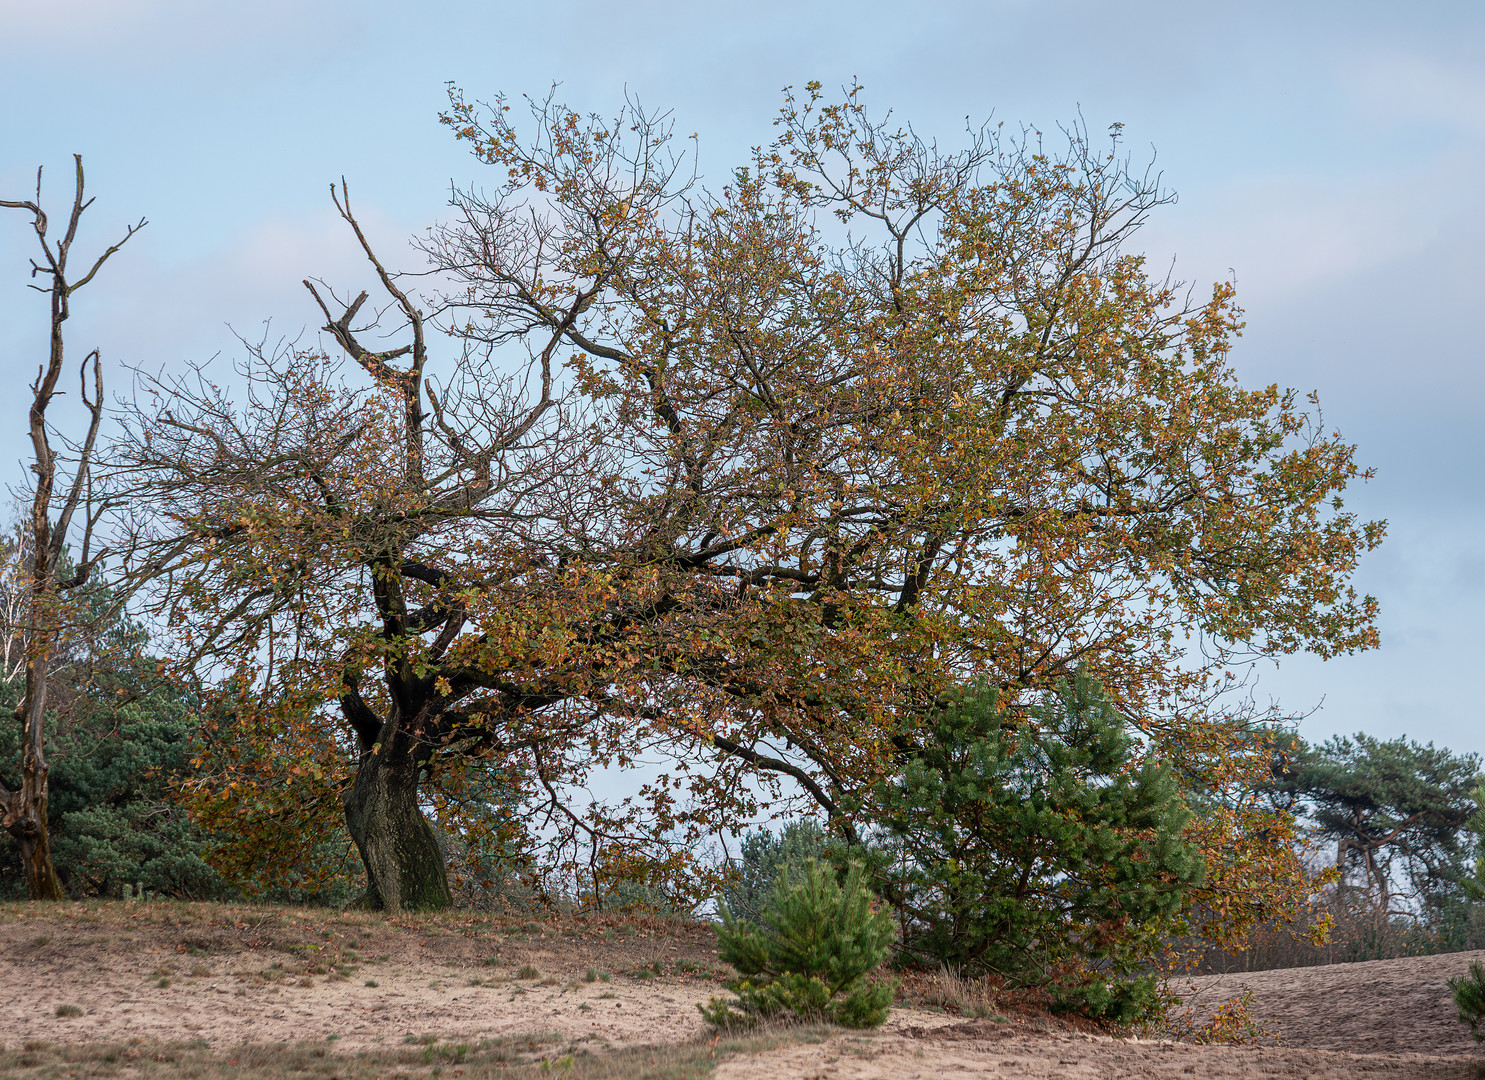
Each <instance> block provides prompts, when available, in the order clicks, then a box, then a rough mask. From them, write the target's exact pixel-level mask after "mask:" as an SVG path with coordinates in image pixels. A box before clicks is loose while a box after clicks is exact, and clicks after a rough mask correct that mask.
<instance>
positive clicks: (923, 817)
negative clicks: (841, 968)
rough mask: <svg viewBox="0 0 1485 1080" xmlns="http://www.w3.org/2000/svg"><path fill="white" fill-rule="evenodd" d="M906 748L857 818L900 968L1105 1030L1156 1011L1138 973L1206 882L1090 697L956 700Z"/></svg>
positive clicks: (1150, 783) (1099, 696)
mask: <svg viewBox="0 0 1485 1080" xmlns="http://www.w3.org/2000/svg"><path fill="white" fill-rule="evenodd" d="M918 742H919V747H918V749H916V750H915V751H913V752H912V754H911V756H910V757H909V759H908V761H907V763H906V765H905V766H904V768H903V769H902V771H901V772H900V773H899V774H898V775H897V776H895V777H893V778H892V779H890V780H889V781H887V782H884V783H881V784H878V785H876V787H875V788H874V789H873V790H872V792H871V795H870V798H869V800H865V801H864V803H863V805H861V806H858V807H857V808H856V809H857V811H858V813H860V814H861V815H862V816H863V817H865V818H866V819H867V820H870V821H872V822H873V823H874V825H875V830H876V831H875V834H874V837H873V840H872V842H871V843H869V844H867V845H866V846H865V848H864V849H863V852H864V857H865V859H866V861H867V866H868V870H869V873H870V875H871V878H872V880H873V883H874V885H875V886H876V888H877V890H878V891H879V892H880V893H881V895H882V896H883V897H885V898H887V900H888V901H889V902H890V903H892V904H893V905H894V906H896V907H897V909H898V917H899V919H900V920H901V923H902V932H903V941H902V945H901V949H902V952H903V955H904V958H905V959H907V960H910V961H912V960H916V961H918V962H920V963H922V964H923V965H924V966H928V967H933V968H941V967H948V968H950V969H951V970H956V971H960V972H962V973H964V974H965V975H969V976H976V975H985V974H993V975H998V976H1000V977H1001V978H1002V979H1003V980H1004V984H1005V985H1006V986H1009V987H1017V986H1022V987H1028V986H1029V987H1039V988H1043V989H1045V990H1047V991H1048V992H1050V993H1051V994H1052V997H1053V1000H1054V1002H1055V1003H1056V1005H1057V1007H1059V1008H1061V1009H1066V1010H1073V1011H1078V1012H1081V1013H1084V1014H1087V1015H1091V1016H1095V1017H1099V1018H1102V1019H1107V1020H1111V1021H1114V1022H1116V1023H1129V1022H1132V1021H1135V1020H1138V1019H1140V1018H1142V1017H1143V1016H1145V1015H1147V1014H1148V1013H1149V1012H1150V1011H1152V1010H1154V1009H1156V1008H1157V1007H1159V1006H1160V1004H1161V998H1160V995H1159V989H1158V986H1157V980H1156V977H1155V976H1154V975H1153V974H1152V973H1151V972H1150V966H1149V964H1148V963H1147V961H1148V960H1149V958H1150V957H1151V955H1152V954H1153V952H1154V950H1155V948H1156V947H1157V945H1158V942H1159V939H1160V935H1161V933H1162V932H1164V931H1166V930H1169V929H1170V928H1171V927H1172V926H1173V924H1174V921H1175V920H1176V919H1177V918H1178V917H1179V914H1180V911H1181V908H1182V904H1183V901H1184V898H1185V896H1186V894H1187V893H1188V891H1189V890H1190V889H1191V888H1192V887H1193V886H1195V885H1197V884H1199V883H1200V882H1201V881H1202V879H1203V876H1204V871H1205V867H1204V864H1203V861H1202V858H1201V855H1200V853H1199V852H1198V851H1197V850H1196V848H1195V847H1194V846H1193V845H1191V844H1190V843H1188V842H1187V841H1186V840H1185V839H1184V837H1183V835H1182V834H1183V830H1184V827H1185V825H1186V823H1187V821H1188V820H1189V817H1190V814H1189V811H1188V810H1187V809H1186V806H1185V803H1184V802H1183V800H1182V798H1181V795H1180V791H1179V789H1178V786H1177V783H1176V780H1175V778H1174V777H1173V776H1172V775H1171V774H1170V772H1169V770H1167V769H1165V768H1163V767H1162V766H1161V765H1159V764H1158V763H1157V761H1156V755H1155V754H1154V753H1151V752H1149V750H1151V749H1155V748H1145V749H1146V752H1144V753H1140V752H1139V751H1140V749H1141V748H1140V747H1138V746H1137V745H1136V743H1135V741H1134V740H1133V739H1132V738H1131V737H1130V735H1129V734H1128V733H1127V732H1126V730H1125V724H1124V721H1123V720H1122V718H1121V717H1120V716H1119V714H1118V712H1117V711H1116V710H1115V709H1114V708H1113V706H1112V705H1111V704H1110V703H1109V701H1108V699H1107V698H1106V697H1105V696H1104V694H1103V692H1102V688H1101V687H1100V686H1099V684H1098V683H1097V682H1096V681H1095V680H1093V679H1091V678H1088V677H1086V676H1084V675H1081V674H1080V675H1079V676H1078V677H1077V678H1076V679H1074V680H1073V681H1072V682H1070V683H1063V684H1060V685H1059V687H1058V688H1057V690H1056V691H1055V692H1054V693H1051V694H1049V695H1048V696H1047V698H1046V699H1045V700H1044V701H1043V703H1042V704H1041V705H1039V706H1037V707H1034V708H1032V709H1030V710H1028V712H1027V713H1026V715H1024V716H1022V717H1016V716H1012V715H1010V714H1008V713H1007V712H1006V711H1005V710H1003V709H1001V708H1000V707H999V705H998V703H997V701H996V695H995V692H994V690H993V689H990V688H986V687H968V688H965V689H964V690H963V691H962V692H961V694H960V695H959V697H958V698H957V700H954V701H952V702H951V703H949V704H948V705H947V707H945V708H942V709H940V710H938V711H937V712H936V713H935V714H934V715H933V716H932V717H930V719H929V721H928V723H927V724H926V726H925V729H924V730H922V731H921V732H919V735H918Z"/></svg>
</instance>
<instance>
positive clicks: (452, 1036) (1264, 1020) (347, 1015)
mask: <svg viewBox="0 0 1485 1080" xmlns="http://www.w3.org/2000/svg"><path fill="white" fill-rule="evenodd" d="M1477 958H1485V953H1456V954H1452V955H1445V956H1431V957H1415V958H1410V959H1405V960H1389V961H1378V962H1374V963H1364V964H1345V965H1334V966H1331V967H1323V968H1302V969H1287V970H1282V971H1266V972H1254V973H1249V974H1242V975H1220V976H1206V977H1203V978H1197V979H1191V980H1183V982H1182V983H1181V984H1180V986H1178V989H1179V990H1181V991H1182V992H1183V993H1184V994H1185V996H1186V997H1187V999H1188V1001H1189V1002H1191V1003H1192V1004H1193V1005H1195V1006H1196V1007H1197V1008H1198V1009H1201V1008H1211V1007H1214V1006H1216V1005H1218V1004H1220V1003H1221V1002H1223V1001H1226V1000H1228V999H1230V998H1232V997H1234V996H1236V995H1238V994H1241V993H1243V992H1245V991H1251V993H1252V1009H1253V1014H1254V1016H1255V1017H1256V1019H1257V1020H1258V1021H1259V1022H1260V1023H1261V1024H1262V1025H1264V1026H1265V1027H1269V1028H1272V1029H1274V1030H1275V1031H1276V1033H1277V1036H1278V1043H1279V1045H1276V1046H1244V1047H1222V1046H1200V1045H1194V1044H1190V1043H1181V1042H1174V1041H1169V1040H1156V1041H1148V1040H1146V1041H1141V1040H1137V1039H1114V1038H1109V1037H1107V1036H1104V1035H1099V1034H1095V1033H1089V1032H1086V1031H1079V1030H1075V1029H1074V1028H1073V1026H1072V1025H1067V1024H1059V1023H1056V1022H1053V1021H1051V1020H1050V1019H1049V1018H1047V1017H1045V1016H1042V1017H1038V1016H1035V1015H1030V1014H1028V1015H1013V1016H1012V1017H1011V1018H1010V1019H1004V1020H993V1019H978V1020H968V1019H963V1018H960V1017H958V1016H950V1015H948V1014H946V1013H945V1012H944V1011H942V1010H933V1009H926V1008H902V1007H899V1008H895V1009H894V1010H893V1013H892V1017H891V1019H890V1020H889V1021H888V1023H887V1025H886V1026H885V1027H883V1028H882V1029H881V1030H880V1031H876V1032H865V1033H857V1032H839V1033H830V1034H827V1035H826V1036H825V1037H823V1038H821V1037H820V1035H819V1034H818V1032H817V1033H815V1034H813V1035H812V1036H811V1037H810V1038H809V1039H805V1040H802V1041H792V1040H790V1039H789V1038H787V1037H785V1038H781V1039H779V1040H777V1045H774V1046H773V1047H772V1048H770V1049H763V1050H759V1051H758V1052H752V1053H746V1054H735V1055H734V1056H732V1057H731V1058H730V1059H719V1060H720V1064H719V1065H718V1067H717V1069H716V1072H715V1074H714V1075H715V1076H716V1077H717V1080H785V1078H793V1077H801V1078H804V1077H807V1078H811V1080H814V1078H820V1080H825V1078H830V1080H836V1078H838V1080H870V1078H878V1077H882V1078H885V1077H902V1078H914V1077H922V1078H930V1077H931V1078H933V1080H941V1078H942V1077H944V1076H948V1075H962V1076H985V1077H1027V1078H1042V1077H1045V1078H1049V1080H1050V1078H1053V1077H1057V1078H1062V1077H1066V1078H1072V1080H1082V1078H1095V1077H1097V1078H1100V1080H1103V1078H1123V1077H1129V1078H1136V1077H1150V1078H1165V1077H1170V1078H1181V1080H1186V1078H1189V1077H1211V1078H1215V1080H1258V1078H1260V1077H1270V1076H1285V1077H1305V1078H1313V1080H1332V1078H1334V1080H1340V1078H1343V1077H1357V1076H1373V1075H1375V1076H1383V1075H1385V1076H1388V1077H1397V1078H1412V1077H1419V1078H1422V1077H1429V1078H1438V1077H1453V1076H1457V1077H1465V1076H1475V1075H1477V1072H1476V1069H1475V1062H1476V1061H1478V1060H1480V1059H1481V1058H1482V1055H1481V1053H1480V1052H1479V1051H1478V1050H1477V1049H1476V1047H1475V1044H1474V1043H1473V1042H1472V1040H1471V1039H1470V1037H1469V1034H1468V1032H1467V1030H1466V1029H1465V1028H1464V1027H1463V1026H1462V1025H1460V1024H1459V1023H1458V1022H1457V1021H1456V1020H1455V1015H1454V1009H1453V1005H1452V1002H1451V1000H1450V997H1449V992H1448V989H1447V987H1446V986H1445V985H1444V980H1445V979H1447V978H1448V977H1449V976H1451V975H1454V974H1458V973H1462V972H1463V971H1464V970H1465V969H1466V968H1467V967H1468V965H1469V962H1470V961H1471V960H1472V959H1477ZM724 973H725V972H724V969H723V968H722V966H721V965H720V964H718V962H717V959H716V951H715V946H714V943H713V941H712V936H711V934H710V931H709V930H708V929H707V928H706V927H702V926H696V925H695V924H690V923H685V922H683V921H680V920H645V919H623V918H585V919H568V920H542V919H534V918H530V917H527V918H524V919H523V918H519V917H513V918H505V919H500V918H493V917H485V918H480V917H469V916H452V915H451V916H440V917H437V918H430V919H398V920H388V919H381V918H378V917H374V916H366V915H348V914H338V913H335V912H323V911H306V910H300V909H283V908H249V907H231V908H229V907H221V906H215V905H123V904H113V905H108V904H91V905H87V904H76V905H62V906H42V905H10V906H5V907H0V979H4V980H5V985H8V986H11V987H12V988H15V989H16V990H17V991H18V992H15V993H12V994H9V995H6V996H5V998H4V999H3V1000H0V1043H3V1044H4V1045H5V1046H6V1047H9V1048H12V1049H16V1048H19V1047H21V1046H22V1045H24V1044H28V1043H29V1044H44V1043H49V1044H52V1045H54V1046H56V1045H62V1046H68V1045H73V1046H87V1045H94V1044H104V1043H110V1044H125V1043H129V1042H130V1041H138V1040H144V1041H146V1042H148V1043H150V1044H165V1043H176V1044H179V1043H182V1042H187V1041H192V1040H201V1041H202V1042H203V1043H205V1044H207V1045H209V1046H210V1047H213V1048H220V1049H221V1050H222V1051H223V1052H224V1054H225V1053H228V1052H229V1051H230V1049H231V1048H233V1047H247V1046H269V1045H278V1044H306V1043H319V1044H322V1045H325V1046H327V1047H328V1048H329V1051H330V1052H331V1053H332V1054H354V1053H357V1052H369V1051H378V1050H388V1049H390V1048H393V1047H397V1046H400V1045H402V1044H404V1043H406V1042H423V1043H428V1042H431V1041H433V1040H439V1041H442V1042H453V1041H455V1040H464V1041H468V1042H470V1043H474V1042H478V1041H480V1040H502V1039H503V1040H506V1041H507V1042H510V1041H511V1040H514V1039H517V1038H519V1037H523V1036H531V1037H532V1038H533V1039H540V1040H543V1041H544V1042H545V1043H546V1044H551V1045H557V1044H560V1045H561V1046H563V1047H566V1048H567V1049H568V1050H571V1049H572V1048H576V1049H577V1050H578V1052H581V1051H584V1050H587V1051H590V1052H592V1053H594V1054H600V1055H601V1054H604V1053H605V1052H606V1051H620V1050H624V1049H626V1048H635V1047H656V1046H663V1045H681V1044H688V1045H696V1044H704V1043H705V1042H706V1040H707V1039H708V1038H709V1035H708V1032H707V1031H706V1029H705V1028H704V1026H703V1024H702V1021H701V1018H700V1015H699V1014H698V1012H697V1010H696V1007H695V1006H696V1004H697V1003H699V1002H702V1001H705V1000H706V999H707V998H708V997H710V996H712V995H713V994H716V993H718V992H720V990H721V988H720V986H719V985H718V982H719V979H720V978H721V977H722V976H723V975H724ZM368 984H374V985H368ZM61 1006H72V1007H73V1008H71V1009H64V1010H63V1011H64V1012H67V1013H69V1014H73V1013H75V1015H58V1009H59V1007H61Z"/></svg>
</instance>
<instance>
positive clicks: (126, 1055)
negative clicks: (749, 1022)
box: [0, 1026, 834, 1080]
mask: <svg viewBox="0 0 1485 1080" xmlns="http://www.w3.org/2000/svg"><path fill="white" fill-rule="evenodd" d="M833 1033H834V1031H833V1029H826V1028H816V1027H802V1026H801V1027H782V1028H777V1029H773V1030H769V1031H755V1032H753V1033H750V1034H749V1035H748V1036H746V1037H738V1038H716V1039H711V1040H706V1041H697V1042H687V1043H676V1044H670V1045H665V1046H646V1047H637V1048H633V1049H629V1050H620V1051H614V1052H612V1053H593V1052H591V1051H590V1050H588V1049H586V1048H584V1047H582V1046H580V1045H577V1044H574V1043H570V1042H567V1041H565V1040H564V1039H562V1037H561V1036H558V1035H556V1034H535V1035H518V1036H508V1037H506V1038H501V1039H486V1040H483V1041H479V1042H474V1041H469V1042H458V1041H454V1040H448V1039H443V1040H439V1039H435V1038H433V1037H432V1036H426V1037H423V1038H420V1039H413V1040H412V1043H411V1045H406V1046H402V1047H399V1048H397V1049H395V1050H386V1051H376V1052H371V1051H362V1052H351V1053H344V1052H338V1051H336V1049H335V1047H334V1044H333V1043H317V1044H312V1043H296V1044H293V1045H286V1046H238V1047H233V1048H230V1049H218V1048H213V1047H210V1046H207V1045H206V1044H205V1043H203V1042H199V1041H198V1042H191V1043H154V1042H147V1041H144V1040H137V1039H136V1040H131V1041H130V1042H128V1043H124V1044H120V1043H93V1044H85V1045H53V1044H48V1043H44V1042H32V1043H27V1044H26V1046H25V1047H23V1048H22V1049H20V1050H0V1075H3V1076H5V1077H7V1078H9V1077H15V1078H19V1080H63V1078H64V1077H65V1078H67V1080H73V1078H76V1080H94V1078H97V1080H103V1078H114V1077H131V1078H132V1077H147V1078H151V1080H186V1078H190V1080H229V1078H230V1080H289V1078H293V1080H330V1078H332V1077H333V1078H338V1080H345V1078H359V1077H367V1078H372V1077H378V1078H379V1077H409V1078H412V1077H429V1078H432V1077H458V1078H459V1080H528V1078H529V1080H536V1078H539V1077H547V1076H553V1075H556V1076H562V1077H569V1078H571V1080H641V1078H643V1080H651V1078H654V1080H702V1078H704V1077H706V1076H709V1075H710V1074H711V1072H712V1070H713V1069H714V1068H716V1066H717V1064H718V1063H719V1062H721V1061H724V1060H726V1059H727V1058H729V1057H731V1056H733V1055H737V1054H753V1053H760V1052H762V1051H766V1050H772V1049H775V1048H776V1047H780V1046H785V1045H790V1044H793V1043H801V1042H820V1041H822V1040H823V1039H825V1038H828V1037H829V1036H830V1035H831V1034H833Z"/></svg>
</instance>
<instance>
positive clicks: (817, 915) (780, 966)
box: [700, 860, 894, 1028]
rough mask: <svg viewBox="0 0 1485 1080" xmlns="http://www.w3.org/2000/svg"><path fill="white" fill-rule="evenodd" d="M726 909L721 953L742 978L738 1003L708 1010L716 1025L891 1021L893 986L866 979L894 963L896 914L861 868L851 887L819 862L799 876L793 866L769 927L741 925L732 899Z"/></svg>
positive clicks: (776, 895)
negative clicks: (875, 897)
mask: <svg viewBox="0 0 1485 1080" xmlns="http://www.w3.org/2000/svg"><path fill="white" fill-rule="evenodd" d="M718 907H719V909H720V913H721V916H722V925H721V927H719V928H718V930H717V940H718V943H719V944H720V945H721V950H720V954H721V957H722V959H723V960H724V961H726V962H727V963H729V964H731V965H732V966H733V967H735V968H736V969H737V971H738V974H739V976H740V978H737V979H733V980H731V981H730V982H729V983H728V984H727V987H728V989H729V990H731V991H732V992H733V993H734V994H736V995H737V1000H735V1001H727V1002H724V1001H718V1000H717V999H716V998H713V999H712V1000H711V1001H710V1002H709V1003H708V1004H707V1005H705V1006H700V1008H701V1013H702V1015H703V1016H705V1017H706V1018H707V1020H708V1021H709V1022H710V1023H712V1024H715V1025H717V1026H718V1027H726V1026H732V1025H736V1024H739V1023H749V1022H752V1021H753V1020H756V1019H766V1018H770V1017H774V1016H779V1015H791V1014H792V1015H794V1016H797V1017H799V1018H801V1019H805V1020H825V1021H828V1022H831V1023H836V1024H840V1025H841V1026H843V1027H856V1028H868V1027H877V1026H878V1025H880V1024H881V1023H882V1021H884V1020H885V1019H887V1010H888V1007H889V1006H890V1005H891V1003H892V985H891V984H889V983H876V984H873V983H871V982H868V981H867V978H866V976H867V975H868V974H869V973H870V972H871V971H873V970H874V969H875V968H876V967H877V966H878V965H879V964H881V962H882V961H883V960H884V959H886V956H887V951H888V949H889V948H890V946H891V942H892V938H893V934H894V928H893V925H892V919H891V916H890V915H888V914H887V913H885V912H879V911H873V910H872V907H873V905H872V898H871V894H870V893H869V892H868V891H867V889H866V886H865V883H864V874H863V868H862V866H861V864H860V863H855V864H853V865H852V866H851V867H850V868H849V869H848V870H847V871H846V875H845V882H844V884H843V885H842V884H838V883H837V881H836V875H835V873H834V871H833V870H832V869H831V868H830V867H828V866H826V865H825V864H823V863H821V862H820V861H819V860H810V861H809V862H806V863H804V864H803V865H802V866H800V867H799V869H798V870H797V871H796V873H794V874H791V873H790V871H789V868H788V867H785V869H784V870H783V871H782V872H780V874H779V877H778V880H777V882H776V883H775V885H774V889H773V892H772V893H771V894H770V896H769V898H768V905H767V911H766V913H765V915H764V919H763V924H762V925H761V926H759V925H757V924H754V923H750V922H742V921H739V920H738V919H737V918H736V917H734V916H733V914H732V912H731V911H730V910H728V908H727V904H726V901H725V900H724V901H722V902H720V903H719V904H718Z"/></svg>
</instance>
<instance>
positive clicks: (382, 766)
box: [345, 747, 454, 911]
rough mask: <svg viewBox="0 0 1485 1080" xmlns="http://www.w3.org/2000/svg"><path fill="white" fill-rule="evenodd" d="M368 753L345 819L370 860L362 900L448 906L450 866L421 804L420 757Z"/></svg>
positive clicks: (392, 906)
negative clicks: (419, 789) (444, 857)
mask: <svg viewBox="0 0 1485 1080" xmlns="http://www.w3.org/2000/svg"><path fill="white" fill-rule="evenodd" d="M381 749H382V750H383V751H384V752H381V753H378V752H373V753H369V754H365V755H363V756H362V758H361V768H360V769H359V771H357V773H356V781H355V783H354V784H353V785H352V787H351V790H350V791H349V792H348V793H347V794H346V797H345V821H346V826H347V827H348V828H349V829H350V833H351V838H352V839H353V840H355V842H356V848H357V850H359V851H360V853H361V861H362V863H364V864H365V866H366V893H365V894H364V895H363V896H362V897H361V900H360V901H359V903H360V905H361V906H364V907H368V908H372V909H376V910H385V911H432V910H436V909H439V908H446V907H450V906H451V905H452V904H453V902H454V897H453V894H452V893H451V892H450V891H449V878H448V872H447V870H446V869H445V867H444V862H443V852H442V851H440V850H439V847H438V840H437V838H436V837H435V836H434V834H433V827H432V826H431V825H429V824H428V819H427V818H425V817H424V816H423V811H422V808H421V807H420V806H419V805H418V763H417V761H416V760H415V759H414V757H413V755H412V754H411V753H408V752H407V751H406V750H402V751H400V752H399V751H398V750H395V749H394V750H392V751H390V752H385V751H386V748H385V747H382V748H381Z"/></svg>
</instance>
